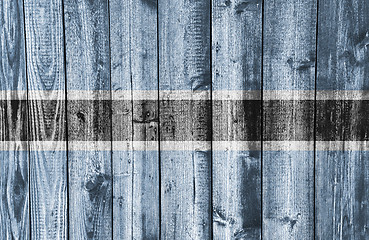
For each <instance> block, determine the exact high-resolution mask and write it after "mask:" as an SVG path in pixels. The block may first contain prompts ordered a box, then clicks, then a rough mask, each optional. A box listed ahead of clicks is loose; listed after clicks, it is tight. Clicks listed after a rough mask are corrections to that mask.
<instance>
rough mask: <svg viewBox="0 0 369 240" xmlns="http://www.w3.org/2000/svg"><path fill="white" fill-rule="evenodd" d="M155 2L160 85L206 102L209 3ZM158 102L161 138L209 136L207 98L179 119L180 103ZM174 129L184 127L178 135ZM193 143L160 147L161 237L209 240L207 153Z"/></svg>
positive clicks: (208, 55)
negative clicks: (188, 146) (170, 148)
mask: <svg viewBox="0 0 369 240" xmlns="http://www.w3.org/2000/svg"><path fill="white" fill-rule="evenodd" d="M158 4H159V5H158V6H159V11H158V13H159V16H158V17H159V33H158V34H159V89H160V90H184V89H186V90H192V91H191V93H190V95H191V96H195V95H196V94H200V93H201V92H204V91H205V94H204V95H203V97H202V99H203V100H209V99H210V89H211V87H210V86H211V75H210V71H211V69H210V51H211V50H210V46H211V43H210V1H203V0H195V1H186V0H183V1H176V2H173V1H168V0H160V1H159V2H158ZM191 96H189V97H191ZM197 97H199V96H197ZM160 100H162V101H160V106H159V113H160V114H159V118H160V120H159V122H160V141H184V140H188V139H189V136H190V139H191V140H193V141H206V140H211V105H210V102H206V101H200V102H189V103H188V105H189V109H190V111H189V112H188V114H187V115H186V117H183V116H181V115H182V114H180V113H181V112H182V111H187V110H186V109H185V108H186V107H185V106H183V105H179V106H173V105H172V103H177V104H179V103H178V102H175V101H169V100H167V99H166V97H165V96H162V97H161V99H160ZM197 103H202V104H197ZM181 106H182V107H181ZM181 108H183V109H181ZM176 109H178V111H176ZM177 127H178V128H185V129H186V131H185V132H184V133H182V134H181V135H178V131H177ZM185 147H186V146H183V149H185ZM192 147H193V149H195V151H160V159H161V220H162V221H161V238H162V239H210V238H211V172H210V170H211V153H210V152H208V151H201V150H200V149H199V150H196V149H197V148H198V146H196V144H195V145H194V146H192ZM209 148H210V147H209Z"/></svg>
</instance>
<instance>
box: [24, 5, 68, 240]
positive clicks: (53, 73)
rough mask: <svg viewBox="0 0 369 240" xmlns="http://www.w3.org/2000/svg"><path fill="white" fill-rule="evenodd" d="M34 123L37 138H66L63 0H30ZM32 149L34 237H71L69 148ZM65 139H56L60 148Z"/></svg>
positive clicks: (32, 132) (29, 63)
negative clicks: (69, 227) (68, 178)
mask: <svg viewBox="0 0 369 240" xmlns="http://www.w3.org/2000/svg"><path fill="white" fill-rule="evenodd" d="M24 6H25V8H24V11H25V26H26V49H27V73H28V89H29V90H43V91H42V92H34V91H30V92H29V94H28V97H29V98H30V99H42V100H30V101H28V104H29V128H30V140H32V141H62V140H65V103H64V101H63V100H65V97H64V94H62V93H61V92H60V91H57V90H61V89H64V85H65V76H64V58H63V56H64V44H63V21H62V14H63V12H62V5H61V1H59V0H53V1H38V0H37V1H35V0H25V1H24ZM30 144H31V147H34V148H38V149H39V151H31V152H30V185H31V187H30V191H31V192H30V194H31V200H30V207H31V238H32V239H65V238H66V237H67V182H66V174H67V172H66V169H67V168H66V166H67V161H66V160H67V159H66V153H65V152H59V151H44V150H43V145H42V144H41V145H39V144H37V143H36V142H31V143H30ZM61 144H64V143H61V142H58V143H55V144H53V146H52V149H57V148H59V147H60V146H58V145H61Z"/></svg>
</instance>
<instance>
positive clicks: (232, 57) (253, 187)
mask: <svg viewBox="0 0 369 240" xmlns="http://www.w3.org/2000/svg"><path fill="white" fill-rule="evenodd" d="M212 2H213V6H212V9H213V14H212V15H213V16H212V23H213V24H212V33H213V34H212V56H213V61H212V72H213V74H212V87H213V90H244V91H247V90H254V91H255V90H259V91H260V90H261V55H262V52H261V43H262V34H261V30H262V2H261V1H241V0H237V1H225V0H213V1H212ZM230 94H232V93H230ZM260 96H261V94H259V101H258V100H257V98H256V99H254V100H252V101H241V100H238V101H234V100H233V101H224V100H223V101H213V127H214V128H213V140H215V141H219V140H220V141H261V124H260V122H261V101H260V100H261V97H260ZM241 99H242V97H241ZM242 144H243V145H244V146H243V147H242V148H245V150H246V149H248V148H250V147H251V146H248V145H250V142H244V143H242ZM213 204H214V206H213V228H214V232H213V238H214V239H260V238H261V154H260V151H228V150H227V151H219V150H217V149H213Z"/></svg>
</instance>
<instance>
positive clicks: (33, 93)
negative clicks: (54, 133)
mask: <svg viewBox="0 0 369 240" xmlns="http://www.w3.org/2000/svg"><path fill="white" fill-rule="evenodd" d="M261 94H263V99H264V100H314V98H315V91H314V90H263V91H258V90H214V91H212V92H211V93H210V91H208V90H207V91H192V90H160V91H159V93H158V90H116V91H109V90H98V91H91V90H68V91H67V99H68V100H110V99H113V100H131V99H132V98H133V100H157V99H158V95H159V97H160V99H161V100H210V98H212V99H213V100H260V99H261ZM26 99H27V91H26V90H19V91H14V90H1V91H0V100H26ZM28 99H29V100H65V91H64V90H52V91H51V90H50V91H46V90H45V91H42V90H30V91H28ZM316 99H317V100H369V91H367V90H334V91H333V90H319V91H317V92H316Z"/></svg>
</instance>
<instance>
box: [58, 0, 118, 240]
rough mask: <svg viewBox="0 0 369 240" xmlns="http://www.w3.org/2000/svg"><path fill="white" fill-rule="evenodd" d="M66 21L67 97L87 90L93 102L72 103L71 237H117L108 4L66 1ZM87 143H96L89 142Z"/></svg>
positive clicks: (70, 115) (69, 140)
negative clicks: (77, 143) (115, 228)
mask: <svg viewBox="0 0 369 240" xmlns="http://www.w3.org/2000/svg"><path fill="white" fill-rule="evenodd" d="M64 20H65V41H66V45H65V47H66V62H67V65H66V67H67V72H66V74H67V75H66V77H67V90H68V91H67V99H69V98H78V96H74V95H73V90H82V91H81V92H80V94H81V95H87V98H88V99H91V100H87V101H81V100H80V101H78V99H76V101H68V112H67V120H68V157H69V158H68V161H69V226H70V231H69V236H70V237H71V238H73V239H111V238H112V170H111V121H112V120H111V109H112V107H111V106H112V103H111V97H110V93H109V91H110V62H109V61H110V53H109V13H108V1H87V0H82V1H77V0H64ZM104 91H105V93H104ZM106 98H107V99H106ZM104 99H106V100H105V101H104ZM87 140H89V141H95V143H91V142H90V143H87V142H85V143H83V142H84V141H87ZM73 141H82V144H80V145H79V148H80V147H81V146H82V147H83V145H84V146H85V147H86V150H80V151H76V148H75V146H74V144H73ZM99 141H101V142H102V143H99ZM87 144H89V146H87ZM91 144H92V146H91ZM98 145H103V147H102V148H103V150H102V149H101V146H100V148H99V149H98ZM87 147H88V149H87Z"/></svg>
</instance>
